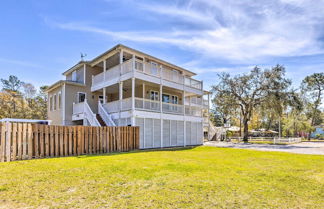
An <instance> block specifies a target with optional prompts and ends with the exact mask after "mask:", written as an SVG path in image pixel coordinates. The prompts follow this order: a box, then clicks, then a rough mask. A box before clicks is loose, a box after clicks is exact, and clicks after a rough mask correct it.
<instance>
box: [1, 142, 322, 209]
mask: <svg viewBox="0 0 324 209" xmlns="http://www.w3.org/2000/svg"><path fill="white" fill-rule="evenodd" d="M0 175H1V178H0V197H1V198H0V208H19V207H28V208H46V207H48V208H144V207H147V208H324V202H323V199H324V156H316V155H298V154H290V153H281V152H261V151H252V150H242V149H230V148H215V147H196V148H193V149H178V150H163V151H147V152H144V151H138V152H132V153H127V154H121V153H119V154H110V155H101V156H81V157H67V158H52V159H41V160H30V161H16V162H9V163H0Z"/></svg>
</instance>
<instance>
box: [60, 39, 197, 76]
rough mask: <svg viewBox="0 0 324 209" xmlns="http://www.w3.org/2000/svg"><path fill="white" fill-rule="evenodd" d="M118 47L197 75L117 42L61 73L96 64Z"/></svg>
mask: <svg viewBox="0 0 324 209" xmlns="http://www.w3.org/2000/svg"><path fill="white" fill-rule="evenodd" d="M120 49H126V50H128V51H133V52H135V53H137V54H141V55H142V56H145V57H148V58H149V59H152V60H155V61H157V62H160V63H164V64H165V65H167V66H169V67H171V68H175V69H179V70H182V71H184V72H186V73H187V74H188V75H189V76H194V75H197V74H196V73H194V72H192V71H189V70H187V69H184V68H182V67H179V66H177V65H174V64H172V63H169V62H167V61H164V60H162V59H159V58H156V57H154V56H151V55H149V54H146V53H144V52H141V51H138V50H136V49H133V48H130V47H128V46H125V45H122V44H117V45H116V46H114V47H112V48H111V49H109V50H107V51H106V52H104V53H102V54H100V55H99V56H97V57H95V58H93V59H92V60H91V61H80V62H78V63H77V64H76V65H74V66H73V67H71V68H70V69H68V70H67V71H65V72H64V73H63V75H67V74H68V73H70V72H72V71H74V70H75V69H77V68H79V67H81V66H82V65H83V64H89V65H93V64H96V62H98V61H99V60H100V59H102V58H103V57H104V56H106V55H108V54H109V53H111V52H113V51H117V50H120Z"/></svg>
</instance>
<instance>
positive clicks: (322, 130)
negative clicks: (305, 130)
mask: <svg viewBox="0 0 324 209" xmlns="http://www.w3.org/2000/svg"><path fill="white" fill-rule="evenodd" d="M318 135H322V137H321V138H324V125H320V126H316V127H315V131H314V132H313V133H311V138H317V137H318Z"/></svg>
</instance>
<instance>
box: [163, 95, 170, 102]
mask: <svg viewBox="0 0 324 209" xmlns="http://www.w3.org/2000/svg"><path fill="white" fill-rule="evenodd" d="M162 102H165V103H169V102H170V95H168V94H162Z"/></svg>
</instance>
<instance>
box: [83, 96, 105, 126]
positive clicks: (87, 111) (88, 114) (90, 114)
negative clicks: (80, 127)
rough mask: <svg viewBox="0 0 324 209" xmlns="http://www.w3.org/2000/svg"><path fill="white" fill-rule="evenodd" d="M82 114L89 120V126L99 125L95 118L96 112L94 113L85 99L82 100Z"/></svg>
mask: <svg viewBox="0 0 324 209" xmlns="http://www.w3.org/2000/svg"><path fill="white" fill-rule="evenodd" d="M83 112H84V116H85V118H86V119H87V120H88V121H89V123H90V125H91V126H101V125H100V123H99V121H98V120H97V117H96V114H94V113H93V112H92V110H91V108H90V106H89V104H88V102H87V100H85V101H84V110H83Z"/></svg>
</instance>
